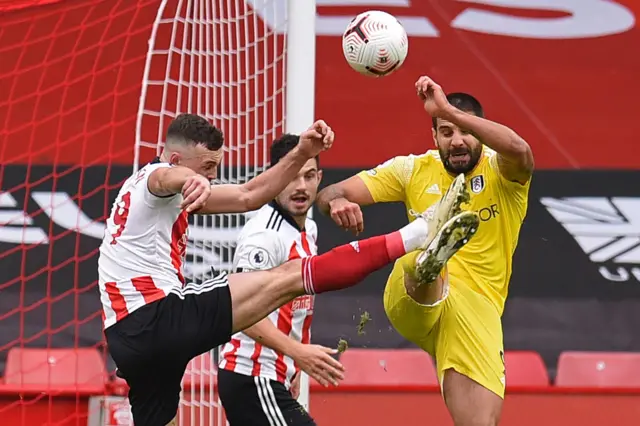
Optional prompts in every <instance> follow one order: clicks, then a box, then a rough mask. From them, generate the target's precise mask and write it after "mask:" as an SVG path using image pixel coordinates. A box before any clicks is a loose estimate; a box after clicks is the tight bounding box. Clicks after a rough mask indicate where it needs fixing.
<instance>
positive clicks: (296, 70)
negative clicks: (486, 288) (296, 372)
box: [285, 0, 316, 411]
mask: <svg viewBox="0 0 640 426" xmlns="http://www.w3.org/2000/svg"><path fill="white" fill-rule="evenodd" d="M293 17H295V19H293ZM287 18H288V19H287V55H286V59H285V60H286V69H287V75H286V83H285V84H286V87H285V131H286V132H287V133H301V132H302V131H304V130H305V129H307V128H308V127H309V125H311V124H312V123H313V121H314V117H315V81H316V78H315V73H316V0H305V1H300V0H288V16H287ZM309 217H313V208H311V209H309ZM300 374H301V376H300V396H299V398H298V402H299V403H300V405H302V406H303V407H304V408H305V409H306V410H307V411H310V404H309V376H308V375H307V374H306V373H304V372H303V371H300Z"/></svg>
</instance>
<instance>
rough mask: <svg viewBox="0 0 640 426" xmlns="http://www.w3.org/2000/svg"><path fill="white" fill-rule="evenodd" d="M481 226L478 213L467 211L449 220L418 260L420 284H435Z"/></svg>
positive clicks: (417, 272) (416, 268)
mask: <svg viewBox="0 0 640 426" xmlns="http://www.w3.org/2000/svg"><path fill="white" fill-rule="evenodd" d="M479 225H480V216H478V214H477V213H476V212H471V211H465V212H462V213H459V214H457V215H455V216H454V217H452V218H451V219H449V220H448V221H447V222H446V223H445V224H444V225H443V226H442V227H441V228H440V229H439V230H438V233H437V234H436V236H435V238H434V239H433V240H432V241H431V243H430V244H429V246H428V247H427V248H426V249H425V250H424V251H423V252H422V253H420V254H419V255H418V257H417V258H416V266H415V271H414V276H415V278H416V280H417V281H418V284H419V285H422V284H430V283H432V282H434V281H435V279H436V278H437V277H438V275H440V273H441V272H442V268H444V265H445V264H446V263H447V261H448V260H449V259H451V257H453V255H454V254H456V253H457V252H458V250H460V249H461V248H462V247H463V246H464V245H465V244H467V243H468V242H469V240H470V239H471V238H472V237H473V236H474V235H475V233H476V232H477V231H478V226H479Z"/></svg>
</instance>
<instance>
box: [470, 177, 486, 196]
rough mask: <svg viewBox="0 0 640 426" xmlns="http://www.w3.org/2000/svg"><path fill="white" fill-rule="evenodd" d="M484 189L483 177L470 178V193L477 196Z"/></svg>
mask: <svg viewBox="0 0 640 426" xmlns="http://www.w3.org/2000/svg"><path fill="white" fill-rule="evenodd" d="M483 189H484V176H483V175H479V176H474V177H472V178H471V192H473V193H474V194H478V193H480V192H482V190H483Z"/></svg>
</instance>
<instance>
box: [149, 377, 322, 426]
mask: <svg viewBox="0 0 640 426" xmlns="http://www.w3.org/2000/svg"><path fill="white" fill-rule="evenodd" d="M218 393H219V395H220V401H221V402H222V406H223V407H224V411H225V414H226V417H227V421H228V422H229V425H230V426H315V425H316V423H315V422H314V421H313V419H312V418H311V416H310V415H309V413H307V411H306V410H305V409H304V408H303V407H302V406H301V405H300V404H299V403H298V401H296V400H295V399H293V396H291V393H290V392H289V391H288V390H287V388H286V387H285V386H284V385H283V384H282V383H280V382H277V381H275V380H269V379H265V378H264V377H252V376H245V375H244V374H238V373H234V372H232V371H228V370H218ZM136 426H138V425H136Z"/></svg>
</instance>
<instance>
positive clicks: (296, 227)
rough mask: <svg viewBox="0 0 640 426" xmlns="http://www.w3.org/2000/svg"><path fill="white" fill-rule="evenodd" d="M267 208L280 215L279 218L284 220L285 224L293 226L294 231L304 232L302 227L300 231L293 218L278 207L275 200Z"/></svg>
mask: <svg viewBox="0 0 640 426" xmlns="http://www.w3.org/2000/svg"><path fill="white" fill-rule="evenodd" d="M269 206H271V208H273V209H274V210H275V211H277V212H278V213H279V214H280V216H282V217H283V218H284V220H286V221H287V223H288V224H289V225H291V226H293V227H294V228H295V229H297V230H298V231H300V232H304V227H302V229H300V227H299V226H298V223H297V222H296V221H295V219H294V218H293V216H291V215H290V214H289V212H288V211H286V210H285V209H283V208H282V206H280V204H278V202H277V201H276V200H273V201H271V202H270V203H269Z"/></svg>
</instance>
